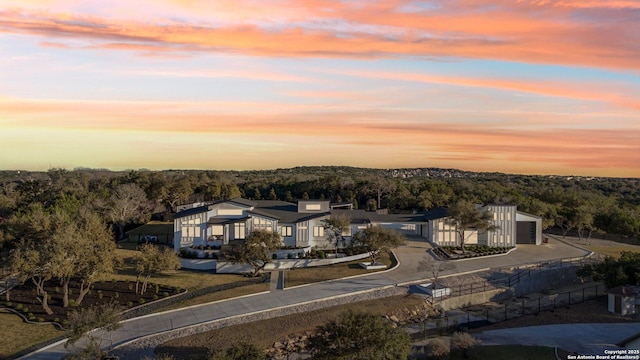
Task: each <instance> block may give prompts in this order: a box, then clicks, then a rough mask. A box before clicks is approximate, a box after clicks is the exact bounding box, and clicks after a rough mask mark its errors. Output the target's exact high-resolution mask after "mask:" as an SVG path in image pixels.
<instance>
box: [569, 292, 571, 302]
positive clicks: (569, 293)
mask: <svg viewBox="0 0 640 360" xmlns="http://www.w3.org/2000/svg"><path fill="white" fill-rule="evenodd" d="M569 306H571V291H569Z"/></svg>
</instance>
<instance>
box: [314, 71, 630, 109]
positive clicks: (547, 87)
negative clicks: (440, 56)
mask: <svg viewBox="0 0 640 360" xmlns="http://www.w3.org/2000/svg"><path fill="white" fill-rule="evenodd" d="M318 71H324V72H328V73H333V74H339V75H342V76H355V77H365V78H374V79H386V80H400V81H407V82H418V83H430V84H444V85H456V86H469V87H480V88H491V89H499V90H508V91H515V92H524V93H531V94H537V95H543V96H551V97H561V98H569V99H580V100H588V101H596V102H603V103H610V104H615V105H617V106H622V107H625V108H629V109H632V110H640V100H638V97H637V96H634V90H633V89H628V88H625V87H620V86H613V85H607V84H602V83H566V82H553V81H535V80H523V79H519V80H515V79H499V78H497V79H496V78H493V79H491V78H480V77H456V76H440V75H431V74H422V73H407V72H384V71H365V70H349V71H344V70H318ZM636 92H637V91H636ZM627 94H629V95H627Z"/></svg>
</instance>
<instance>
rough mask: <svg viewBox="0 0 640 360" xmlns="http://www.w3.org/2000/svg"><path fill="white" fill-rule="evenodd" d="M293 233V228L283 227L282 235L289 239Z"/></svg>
mask: <svg viewBox="0 0 640 360" xmlns="http://www.w3.org/2000/svg"><path fill="white" fill-rule="evenodd" d="M292 232H293V226H283V227H281V228H280V235H282V236H286V237H289V236H291V234H292Z"/></svg>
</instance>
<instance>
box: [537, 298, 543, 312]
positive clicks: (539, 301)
mask: <svg viewBox="0 0 640 360" xmlns="http://www.w3.org/2000/svg"><path fill="white" fill-rule="evenodd" d="M541 300H542V298H538V314H539V313H540V311H541V306H540V304H541Z"/></svg>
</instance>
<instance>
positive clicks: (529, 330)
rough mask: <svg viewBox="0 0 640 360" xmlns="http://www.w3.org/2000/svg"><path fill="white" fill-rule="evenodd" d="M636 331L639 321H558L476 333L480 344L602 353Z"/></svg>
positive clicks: (638, 327)
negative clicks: (589, 322) (537, 346)
mask: <svg viewBox="0 0 640 360" xmlns="http://www.w3.org/2000/svg"><path fill="white" fill-rule="evenodd" d="M637 333H640V323H624V324H560V325H542V326H528V327H520V328H510V329H500V330H490V331H484V332H481V333H479V334H477V335H475V337H476V338H478V339H480V340H481V341H482V343H483V345H510V344H519V345H540V346H549V347H559V348H561V349H564V350H567V351H572V352H577V353H579V354H582V355H605V354H604V350H612V349H620V348H618V347H617V346H616V345H615V344H616V343H618V342H620V341H622V340H624V339H626V338H628V337H630V336H632V335H635V334H637Z"/></svg>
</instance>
